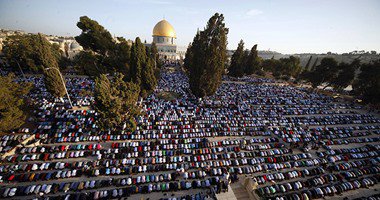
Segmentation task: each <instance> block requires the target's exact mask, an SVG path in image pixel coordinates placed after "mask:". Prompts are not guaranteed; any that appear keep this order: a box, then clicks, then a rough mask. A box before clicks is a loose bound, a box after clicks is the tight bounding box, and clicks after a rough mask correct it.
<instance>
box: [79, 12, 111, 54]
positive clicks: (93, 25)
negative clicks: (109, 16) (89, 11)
mask: <svg viewBox="0 0 380 200" xmlns="http://www.w3.org/2000/svg"><path fill="white" fill-rule="evenodd" d="M77 27H78V28H80V29H81V30H82V33H81V34H80V35H79V36H76V37H75V40H76V41H77V42H78V43H79V44H80V45H81V46H82V47H83V49H84V50H91V51H94V52H96V53H98V54H102V55H105V56H107V55H108V53H109V51H110V50H111V49H114V46H115V42H114V40H113V38H112V35H111V33H110V32H108V31H107V30H106V29H105V28H104V27H103V26H101V25H100V24H99V23H98V22H97V21H95V20H92V19H90V18H89V17H87V16H82V17H80V19H79V22H78V23H77Z"/></svg>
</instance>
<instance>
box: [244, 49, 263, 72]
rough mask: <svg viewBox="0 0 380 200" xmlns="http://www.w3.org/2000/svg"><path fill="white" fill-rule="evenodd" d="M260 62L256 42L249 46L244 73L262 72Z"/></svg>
mask: <svg viewBox="0 0 380 200" xmlns="http://www.w3.org/2000/svg"><path fill="white" fill-rule="evenodd" d="M260 64H261V60H260V57H259V56H258V52H257V44H255V45H254V46H253V47H252V48H251V51H250V52H249V55H248V57H247V62H246V69H245V73H246V74H249V75H251V74H254V73H256V74H262V71H261V68H260Z"/></svg>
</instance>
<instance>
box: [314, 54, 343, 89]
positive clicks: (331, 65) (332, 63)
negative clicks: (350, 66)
mask: <svg viewBox="0 0 380 200" xmlns="http://www.w3.org/2000/svg"><path fill="white" fill-rule="evenodd" d="M338 70H339V69H338V63H337V61H336V60H335V59H334V58H331V57H326V58H323V59H322V60H321V64H319V65H318V66H316V67H314V68H313V70H312V71H310V73H309V74H308V75H307V80H308V81H309V82H311V84H312V86H313V88H316V87H318V86H319V85H321V84H322V83H326V85H325V87H324V88H326V87H328V86H330V85H331V83H332V81H333V80H334V79H335V78H336V76H337V72H338Z"/></svg>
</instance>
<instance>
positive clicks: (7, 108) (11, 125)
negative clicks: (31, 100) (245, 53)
mask: <svg viewBox="0 0 380 200" xmlns="http://www.w3.org/2000/svg"><path fill="white" fill-rule="evenodd" d="M14 78H15V76H14V75H13V74H9V75H8V76H0V132H5V131H11V130H14V129H17V128H19V127H20V126H22V125H23V124H24V123H25V118H26V114H25V112H24V108H25V101H24V99H23V96H24V95H26V94H27V93H29V91H30V89H31V88H32V84H30V83H16V82H14Z"/></svg>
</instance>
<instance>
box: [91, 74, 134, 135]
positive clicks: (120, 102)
mask: <svg viewBox="0 0 380 200" xmlns="http://www.w3.org/2000/svg"><path fill="white" fill-rule="evenodd" d="M123 79H124V76H123V75H122V74H121V73H117V74H116V75H115V76H114V78H113V79H109V78H108V77H107V76H106V75H105V74H101V75H100V76H99V77H97V78H96V79H95V90H94V96H95V104H94V108H95V110H96V111H97V112H98V113H99V119H98V125H99V127H100V128H101V129H102V130H108V129H113V128H116V127H120V126H121V125H122V123H123V122H128V123H127V124H126V125H127V128H128V129H133V127H135V122H134V119H133V117H134V116H135V115H137V114H138V113H139V110H138V107H137V106H136V102H137V100H138V95H139V91H140V88H139V86H138V85H137V84H134V83H132V82H125V81H124V80H123Z"/></svg>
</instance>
